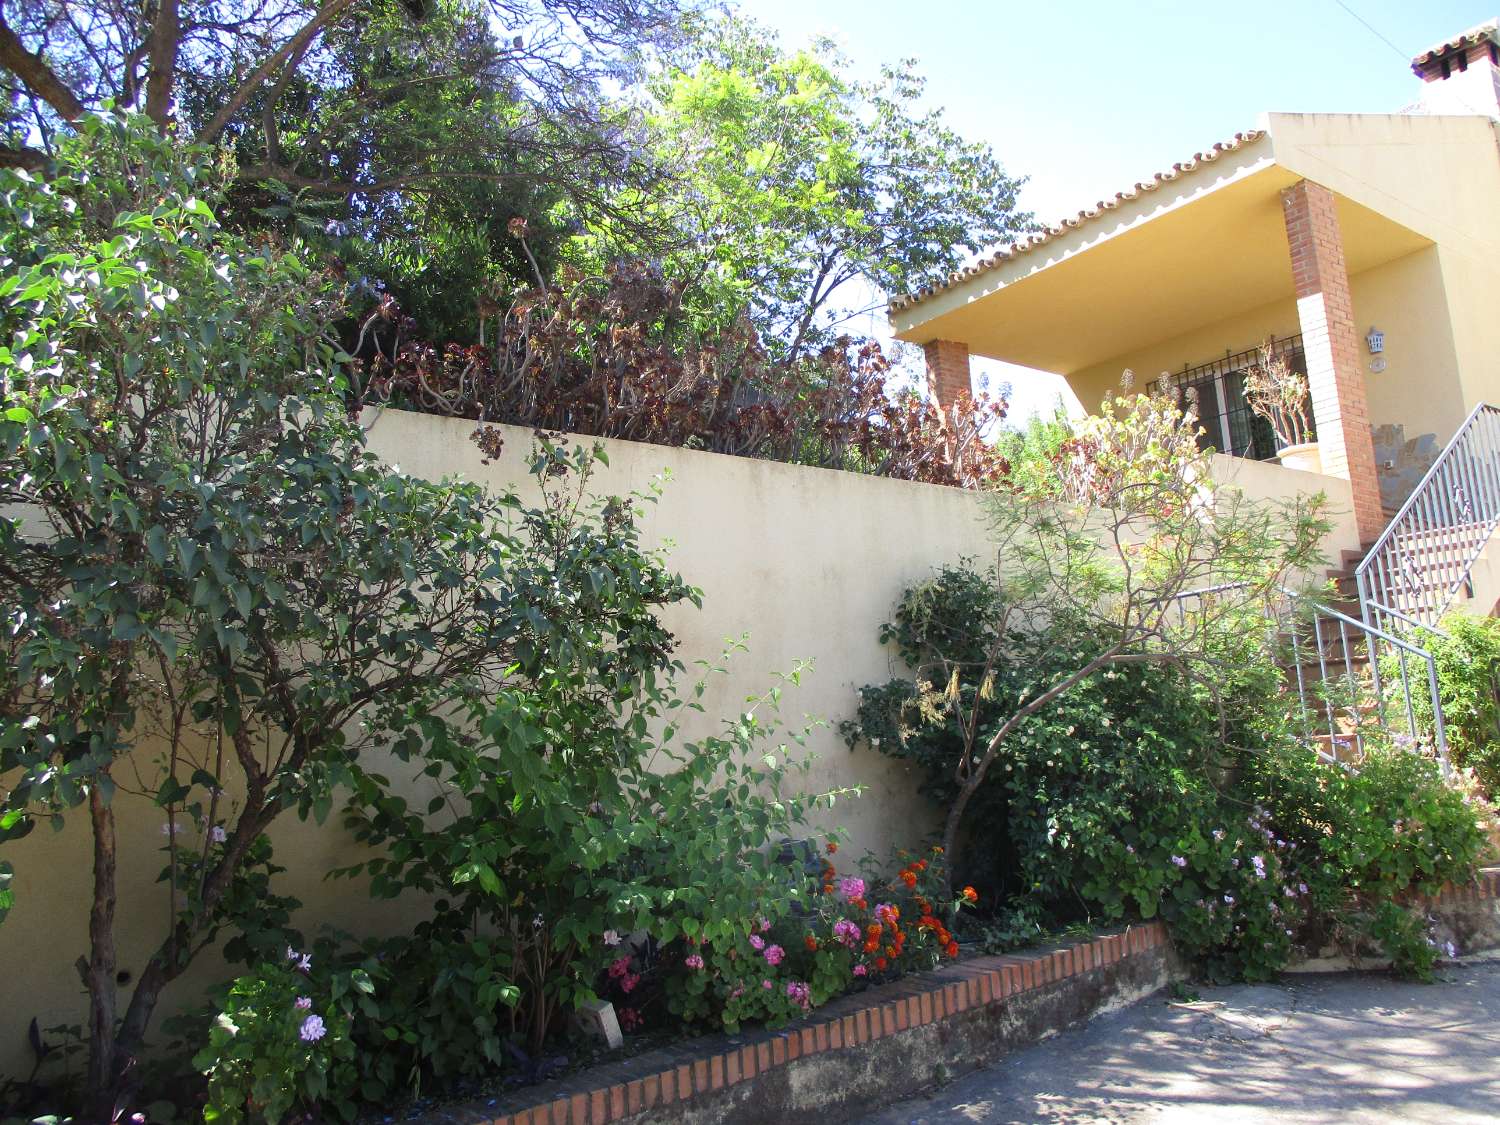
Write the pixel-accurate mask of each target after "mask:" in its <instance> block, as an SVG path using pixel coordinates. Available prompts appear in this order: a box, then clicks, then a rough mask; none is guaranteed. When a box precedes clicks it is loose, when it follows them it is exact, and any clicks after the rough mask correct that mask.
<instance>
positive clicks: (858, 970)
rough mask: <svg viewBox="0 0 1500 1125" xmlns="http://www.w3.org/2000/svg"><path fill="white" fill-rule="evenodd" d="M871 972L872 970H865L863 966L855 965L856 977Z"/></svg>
mask: <svg viewBox="0 0 1500 1125" xmlns="http://www.w3.org/2000/svg"><path fill="white" fill-rule="evenodd" d="M869 971H870V970H869V969H867V968H865V967H864V966H863V965H855V966H854V975H855V976H857V977H862V976H864V975H865V974H866V973H868V972H869Z"/></svg>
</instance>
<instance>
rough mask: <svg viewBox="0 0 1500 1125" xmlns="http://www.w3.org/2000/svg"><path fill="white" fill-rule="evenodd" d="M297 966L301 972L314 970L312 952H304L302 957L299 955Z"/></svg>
mask: <svg viewBox="0 0 1500 1125" xmlns="http://www.w3.org/2000/svg"><path fill="white" fill-rule="evenodd" d="M296 967H297V971H298V972H299V973H310V972H312V954H311V953H304V954H303V955H302V956H301V957H298V958H297V966H296Z"/></svg>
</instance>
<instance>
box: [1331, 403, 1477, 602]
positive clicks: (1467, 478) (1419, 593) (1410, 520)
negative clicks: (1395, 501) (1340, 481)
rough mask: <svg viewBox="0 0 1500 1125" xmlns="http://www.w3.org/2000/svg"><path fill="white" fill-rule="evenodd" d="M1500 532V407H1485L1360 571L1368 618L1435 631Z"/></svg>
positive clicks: (1469, 591) (1358, 585)
mask: <svg viewBox="0 0 1500 1125" xmlns="http://www.w3.org/2000/svg"><path fill="white" fill-rule="evenodd" d="M1497 526H1500V407H1495V406H1491V405H1490V404H1489V403H1480V404H1479V405H1478V406H1476V407H1475V408H1474V410H1473V411H1472V412H1471V413H1470V414H1469V417H1468V418H1467V419H1466V420H1465V421H1464V424H1463V425H1462V426H1460V427H1459V430H1458V433H1456V434H1454V436H1453V439H1452V440H1451V441H1449V442H1448V444H1447V446H1446V447H1444V449H1443V451H1442V452H1441V453H1440V454H1438V457H1437V460H1435V461H1434V462H1433V463H1432V468H1430V469H1428V470H1427V474H1426V475H1425V476H1424V477H1423V478H1422V480H1421V483H1420V484H1418V485H1417V487H1416V488H1415V489H1414V490H1413V492H1412V494H1411V495H1410V496H1409V497H1407V499H1406V503H1405V504H1403V505H1401V508H1400V510H1399V511H1398V512H1397V513H1396V514H1395V516H1394V517H1392V519H1391V522H1390V524H1389V525H1387V527H1386V529H1385V531H1384V532H1382V533H1381V535H1380V537H1379V538H1378V539H1376V540H1375V543H1374V545H1373V546H1372V547H1371V548H1370V550H1369V553H1368V554H1366V555H1365V557H1364V558H1363V559H1362V560H1360V562H1359V564H1358V566H1356V567H1355V570H1354V579H1355V592H1356V593H1357V595H1358V597H1359V603H1360V616H1361V619H1362V620H1364V621H1365V622H1366V623H1368V624H1370V625H1374V626H1377V627H1379V628H1405V627H1409V626H1415V627H1417V628H1418V629H1429V630H1431V629H1435V628H1436V627H1437V623H1438V621H1439V619H1441V618H1442V616H1443V614H1444V613H1446V612H1447V610H1448V609H1449V608H1450V607H1451V606H1452V605H1453V602H1454V600H1455V599H1456V598H1458V597H1459V596H1460V595H1461V594H1466V595H1468V596H1470V597H1472V596H1473V592H1474V589H1473V582H1472V577H1471V576H1472V574H1473V570H1474V564H1475V563H1476V562H1478V561H1479V558H1480V556H1481V555H1482V554H1483V553H1484V551H1485V548H1486V547H1487V546H1488V544H1489V541H1490V537H1491V536H1492V535H1493V534H1494V533H1495V529H1496V527H1497Z"/></svg>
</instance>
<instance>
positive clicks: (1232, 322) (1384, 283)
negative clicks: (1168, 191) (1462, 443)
mask: <svg viewBox="0 0 1500 1125" xmlns="http://www.w3.org/2000/svg"><path fill="white" fill-rule="evenodd" d="M1288 276H1289V277H1290V267H1288ZM1349 284H1350V289H1351V296H1352V297H1353V302H1354V315H1355V317H1356V324H1358V325H1359V326H1360V328H1359V331H1360V336H1361V338H1363V336H1364V333H1365V332H1366V331H1367V330H1368V329H1369V328H1370V327H1371V326H1377V327H1379V328H1380V329H1381V331H1383V332H1384V333H1385V351H1384V352H1383V355H1384V357H1385V360H1386V368H1385V370H1384V371H1381V372H1378V373H1377V372H1372V371H1370V370H1369V367H1368V365H1369V361H1370V359H1371V358H1372V357H1371V356H1369V355H1368V354H1364V352H1363V343H1362V344H1361V347H1362V352H1361V361H1362V362H1363V363H1364V364H1365V365H1366V370H1365V393H1366V395H1367V396H1368V400H1369V407H1370V420H1371V423H1372V424H1374V425H1376V426H1379V425H1382V424H1385V423H1401V424H1402V425H1404V426H1405V428H1406V436H1407V437H1408V438H1413V437H1416V436H1417V435H1419V434H1424V433H1433V434H1436V435H1437V438H1438V441H1439V442H1443V441H1446V440H1447V439H1448V437H1449V436H1450V435H1451V434H1452V433H1453V431H1454V429H1456V428H1457V426H1458V424H1459V423H1460V422H1461V421H1462V420H1463V418H1464V416H1465V415H1466V414H1467V413H1468V411H1469V408H1470V407H1471V406H1472V405H1473V404H1472V402H1470V401H1467V400H1466V399H1465V397H1464V393H1463V388H1462V386H1461V384H1460V379H1459V365H1458V358H1457V352H1456V347H1455V344H1454V333H1453V329H1452V327H1451V325H1450V322H1449V315H1448V314H1449V310H1448V304H1447V301H1446V287H1445V284H1444V280H1443V273H1442V268H1441V265H1440V262H1439V250H1438V248H1437V247H1434V246H1430V247H1428V248H1426V249H1425V250H1419V251H1417V252H1416V253H1415V254H1408V255H1406V256H1405V257H1402V258H1397V259H1396V260H1395V261H1393V262H1387V263H1385V264H1384V265H1380V266H1376V267H1375V268H1373V269H1369V270H1366V271H1365V272H1364V273H1361V274H1356V275H1355V276H1354V277H1352V278H1350V282H1349ZM1183 320H1184V321H1188V322H1190V321H1191V316H1190V315H1188V314H1186V313H1185V314H1184V316H1183ZM1298 331H1300V326H1299V325H1298V322H1297V306H1296V302H1295V301H1293V300H1292V298H1291V297H1290V296H1288V297H1287V298H1286V299H1285V300H1280V301H1275V302H1273V303H1271V304H1269V305H1262V306H1261V307H1259V308H1255V309H1251V310H1249V311H1248V312H1245V313H1241V314H1240V315H1238V316H1233V317H1229V318H1228V319H1225V320H1219V321H1215V322H1214V323H1211V324H1206V325H1200V326H1198V327H1196V328H1192V329H1190V330H1188V331H1185V332H1182V333H1180V334H1178V335H1174V336H1171V337H1169V338H1167V339H1164V340H1161V341H1158V342H1157V343H1155V344H1153V345H1151V346H1150V347H1147V348H1141V349H1138V350H1135V351H1132V352H1127V353H1124V354H1122V355H1117V356H1113V357H1111V358H1110V359H1108V360H1106V361H1105V362H1103V363H1098V364H1094V365H1093V366H1091V367H1088V368H1085V369H1083V370H1081V371H1076V372H1072V373H1069V374H1068V383H1069V385H1071V386H1072V387H1073V390H1074V392H1075V393H1076V394H1077V395H1078V397H1079V400H1080V401H1081V402H1082V403H1083V405H1084V407H1085V408H1086V409H1089V410H1095V409H1097V408H1098V406H1099V403H1100V402H1101V401H1102V399H1103V398H1104V396H1105V395H1107V394H1110V393H1111V392H1113V391H1114V390H1115V389H1116V388H1117V387H1118V384H1119V380H1120V373H1121V372H1122V371H1124V370H1125V369H1126V368H1130V369H1131V370H1132V371H1134V372H1135V374H1136V386H1137V387H1138V388H1141V389H1144V387H1145V384H1146V383H1148V382H1150V381H1151V380H1153V379H1156V378H1157V377H1158V376H1159V375H1160V374H1161V373H1162V372H1163V371H1169V372H1180V371H1181V370H1182V369H1183V368H1184V366H1188V367H1196V366H1198V365H1199V364H1203V363H1209V362H1212V361H1213V360H1215V359H1219V358H1222V357H1223V356H1224V355H1225V354H1226V353H1237V352H1242V351H1245V350H1246V349H1249V348H1253V347H1254V346H1255V345H1256V343H1258V342H1259V341H1261V340H1264V339H1265V338H1266V337H1267V336H1268V335H1276V336H1278V337H1280V336H1286V335H1288V334H1291V333H1295V332H1298ZM1491 393H1492V394H1493V393H1495V392H1494V391H1492V392H1491Z"/></svg>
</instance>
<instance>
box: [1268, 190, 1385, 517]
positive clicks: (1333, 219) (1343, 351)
mask: <svg viewBox="0 0 1500 1125" xmlns="http://www.w3.org/2000/svg"><path fill="white" fill-rule="evenodd" d="M1281 203H1282V210H1283V212H1284V217H1285V219H1286V238H1287V245H1288V248H1289V249H1290V251H1291V256H1292V279H1293V281H1294V282H1295V284H1296V291H1297V316H1298V318H1299V319H1300V320H1301V322H1302V347H1303V350H1304V352H1305V354H1306V356H1307V381H1308V389H1309V391H1310V393H1311V397H1312V409H1313V421H1314V422H1315V423H1316V424H1317V428H1318V448H1319V452H1320V453H1321V455H1322V459H1323V471H1324V472H1325V473H1327V474H1329V475H1330V476H1335V477H1343V478H1345V479H1346V480H1348V481H1349V483H1350V484H1351V485H1353V487H1354V519H1355V522H1356V524H1357V525H1358V527H1359V536H1360V538H1361V539H1362V540H1364V541H1365V542H1366V543H1368V542H1370V541H1371V540H1373V539H1374V538H1375V537H1376V536H1377V535H1379V534H1380V532H1381V531H1382V530H1383V529H1384V527H1385V515H1384V513H1383V512H1382V511H1381V508H1380V481H1379V479H1378V477H1377V476H1376V473H1375V445H1374V442H1373V441H1372V440H1371V438H1370V412H1369V407H1368V405H1367V404H1366V401H1365V375H1364V371H1363V369H1362V366H1361V363H1360V353H1359V337H1358V335H1357V333H1356V331H1355V328H1354V304H1353V302H1352V301H1351V299H1350V296H1349V271H1348V269H1347V267H1346V266H1345V264H1344V242H1343V238H1342V237H1341V236H1340V234H1339V219H1338V212H1337V210H1336V209H1335V207H1334V200H1333V193H1332V192H1331V191H1329V190H1328V189H1327V188H1326V187H1323V186H1322V185H1321V184H1315V183H1311V182H1309V181H1308V180H1303V181H1302V182H1301V183H1299V184H1295V185H1293V186H1292V187H1289V188H1287V189H1286V190H1285V191H1284V192H1282V193H1281Z"/></svg>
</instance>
